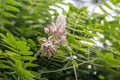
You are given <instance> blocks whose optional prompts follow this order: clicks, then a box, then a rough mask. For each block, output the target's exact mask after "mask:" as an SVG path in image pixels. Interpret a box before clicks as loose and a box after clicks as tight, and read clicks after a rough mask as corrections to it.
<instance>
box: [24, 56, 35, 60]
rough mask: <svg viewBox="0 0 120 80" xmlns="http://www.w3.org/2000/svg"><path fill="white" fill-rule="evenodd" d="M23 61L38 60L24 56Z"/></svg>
mask: <svg viewBox="0 0 120 80" xmlns="http://www.w3.org/2000/svg"><path fill="white" fill-rule="evenodd" d="M22 60H36V58H35V57H32V56H22Z"/></svg>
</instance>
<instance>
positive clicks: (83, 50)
mask: <svg viewBox="0 0 120 80" xmlns="http://www.w3.org/2000/svg"><path fill="white" fill-rule="evenodd" d="M80 50H81V51H82V52H86V53H87V52H89V51H88V50H87V49H84V48H80Z"/></svg>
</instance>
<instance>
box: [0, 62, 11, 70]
mask: <svg viewBox="0 0 120 80" xmlns="http://www.w3.org/2000/svg"><path fill="white" fill-rule="evenodd" d="M0 68H1V69H12V68H11V67H10V66H8V65H5V64H2V63H0Z"/></svg>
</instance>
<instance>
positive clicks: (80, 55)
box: [77, 53, 86, 59]
mask: <svg viewBox="0 0 120 80" xmlns="http://www.w3.org/2000/svg"><path fill="white" fill-rule="evenodd" d="M77 56H79V57H80V58H84V59H85V58H86V57H85V56H84V55H82V54H80V53H78V54H77Z"/></svg>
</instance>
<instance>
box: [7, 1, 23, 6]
mask: <svg viewBox="0 0 120 80" xmlns="http://www.w3.org/2000/svg"><path fill="white" fill-rule="evenodd" d="M6 2H7V3H8V4H11V5H15V6H21V4H20V3H19V2H17V1H15V0H6Z"/></svg>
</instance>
